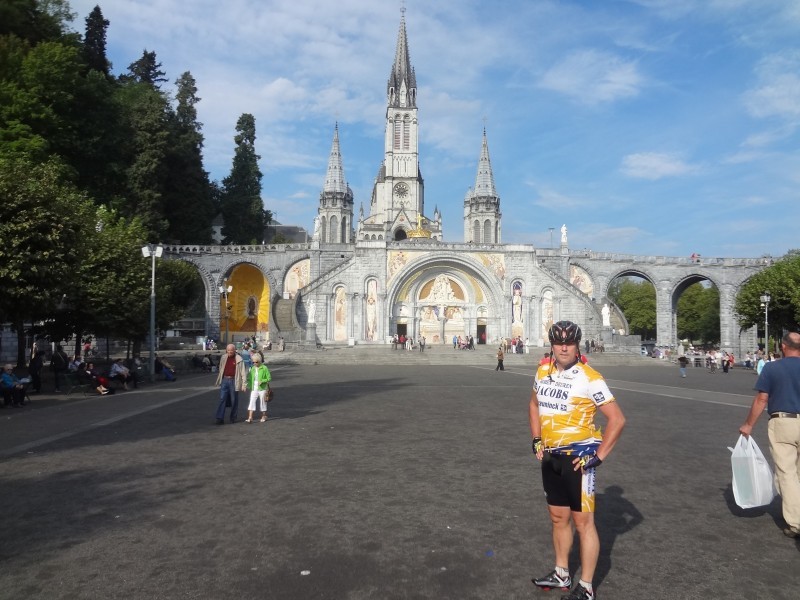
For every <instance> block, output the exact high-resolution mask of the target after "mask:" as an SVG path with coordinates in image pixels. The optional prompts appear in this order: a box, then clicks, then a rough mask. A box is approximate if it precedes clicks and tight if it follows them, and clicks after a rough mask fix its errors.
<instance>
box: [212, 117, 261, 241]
mask: <svg viewBox="0 0 800 600" xmlns="http://www.w3.org/2000/svg"><path fill="white" fill-rule="evenodd" d="M236 132H237V133H236V136H235V137H234V141H235V142H236V150H235V151H234V155H233V167H232V168H231V174H230V175H229V176H228V177H226V178H225V179H224V180H223V182H222V184H223V186H224V188H225V193H224V195H223V199H222V217H223V219H224V220H225V224H224V226H223V228H222V236H223V242H224V243H233V244H254V243H255V244H259V243H261V242H262V241H263V238H264V227H265V226H266V223H267V220H268V219H267V215H268V213H267V211H265V210H264V203H263V201H262V200H261V171H260V170H259V168H258V159H259V158H261V157H260V156H259V155H258V154H256V149H255V142H256V120H255V117H253V115H251V114H247V113H245V114H243V115H242V116H241V117H239V120H238V121H237V123H236Z"/></svg>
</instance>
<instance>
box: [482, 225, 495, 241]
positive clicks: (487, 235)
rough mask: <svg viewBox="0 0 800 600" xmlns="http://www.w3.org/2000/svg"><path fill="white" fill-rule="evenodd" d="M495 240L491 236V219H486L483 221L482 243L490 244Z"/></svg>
mask: <svg viewBox="0 0 800 600" xmlns="http://www.w3.org/2000/svg"><path fill="white" fill-rule="evenodd" d="M495 241H496V240H495V239H493V238H492V221H491V219H486V220H485V221H484V222H483V243H484V244H492V243H494V242H495Z"/></svg>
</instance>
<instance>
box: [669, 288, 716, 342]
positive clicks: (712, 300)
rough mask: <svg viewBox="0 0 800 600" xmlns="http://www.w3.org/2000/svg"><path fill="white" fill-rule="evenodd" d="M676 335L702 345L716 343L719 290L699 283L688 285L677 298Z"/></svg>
mask: <svg viewBox="0 0 800 600" xmlns="http://www.w3.org/2000/svg"><path fill="white" fill-rule="evenodd" d="M678 337H679V338H680V339H688V340H689V342H700V343H701V344H703V345H712V344H718V343H719V340H720V328H719V290H718V289H717V288H716V287H715V286H709V287H706V286H704V285H703V284H701V283H695V284H693V285H690V286H689V287H688V288H686V290H685V291H684V292H683V294H681V297H680V298H679V299H678Z"/></svg>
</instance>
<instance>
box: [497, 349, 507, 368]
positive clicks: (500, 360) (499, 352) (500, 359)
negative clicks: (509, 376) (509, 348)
mask: <svg viewBox="0 0 800 600" xmlns="http://www.w3.org/2000/svg"><path fill="white" fill-rule="evenodd" d="M505 357H506V355H505V352H503V347H502V346H500V347H499V348H498V349H497V366H496V367H495V368H494V370H495V371H505V370H506V368H505V367H504V366H503V360H505Z"/></svg>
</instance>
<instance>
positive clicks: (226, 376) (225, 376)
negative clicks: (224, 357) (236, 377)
mask: <svg viewBox="0 0 800 600" xmlns="http://www.w3.org/2000/svg"><path fill="white" fill-rule="evenodd" d="M222 378H223V379H233V376H232V375H231V376H230V377H229V376H228V375H223V376H222Z"/></svg>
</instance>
